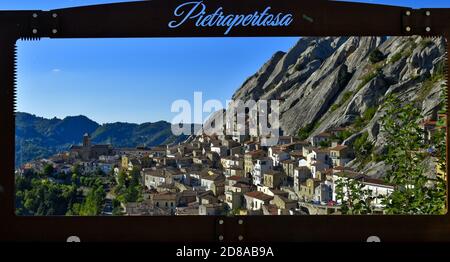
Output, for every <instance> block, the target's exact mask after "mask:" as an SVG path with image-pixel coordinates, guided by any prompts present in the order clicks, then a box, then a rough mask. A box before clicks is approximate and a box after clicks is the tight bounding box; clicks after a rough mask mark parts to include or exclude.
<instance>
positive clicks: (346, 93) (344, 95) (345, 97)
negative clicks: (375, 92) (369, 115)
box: [330, 91, 353, 112]
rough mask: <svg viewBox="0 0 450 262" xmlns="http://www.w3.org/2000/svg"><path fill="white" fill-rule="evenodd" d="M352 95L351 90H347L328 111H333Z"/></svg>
mask: <svg viewBox="0 0 450 262" xmlns="http://www.w3.org/2000/svg"><path fill="white" fill-rule="evenodd" d="M352 95H353V92H352V91H347V92H345V93H344V94H343V95H342V99H341V101H340V102H339V103H338V104H334V105H332V106H331V107H330V111H331V112H333V111H335V110H336V109H338V108H339V107H341V106H342V105H344V104H345V103H346V102H347V101H348V100H349V99H350V98H351V97H352Z"/></svg>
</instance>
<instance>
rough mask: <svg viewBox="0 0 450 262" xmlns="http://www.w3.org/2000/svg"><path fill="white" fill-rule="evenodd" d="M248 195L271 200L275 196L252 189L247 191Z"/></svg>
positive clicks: (262, 199)
mask: <svg viewBox="0 0 450 262" xmlns="http://www.w3.org/2000/svg"><path fill="white" fill-rule="evenodd" d="M245 195H246V196H248V197H252V198H256V199H259V200H261V201H270V200H272V199H273V196H269V195H266V194H264V193H263V192H260V191H252V192H247V193H245Z"/></svg>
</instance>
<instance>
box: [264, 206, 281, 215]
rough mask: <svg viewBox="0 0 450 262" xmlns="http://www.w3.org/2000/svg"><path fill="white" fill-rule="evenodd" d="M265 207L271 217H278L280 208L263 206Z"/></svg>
mask: <svg viewBox="0 0 450 262" xmlns="http://www.w3.org/2000/svg"><path fill="white" fill-rule="evenodd" d="M263 207H264V208H265V209H266V210H267V212H268V213H269V214H270V215H273V216H276V215H278V207H277V206H276V205H272V204H266V205H263Z"/></svg>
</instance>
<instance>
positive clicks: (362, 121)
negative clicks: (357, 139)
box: [354, 107, 378, 130]
mask: <svg viewBox="0 0 450 262" xmlns="http://www.w3.org/2000/svg"><path fill="white" fill-rule="evenodd" d="M377 110H378V107H369V108H367V109H366V111H364V113H363V114H362V116H358V117H357V118H356V120H355V122H354V127H355V128H356V130H361V129H362V128H363V127H364V126H365V125H367V124H368V123H369V122H370V120H372V118H373V116H374V115H375V113H376V112H377Z"/></svg>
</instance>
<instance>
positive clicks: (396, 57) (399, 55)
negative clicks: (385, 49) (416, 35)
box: [389, 52, 403, 64]
mask: <svg viewBox="0 0 450 262" xmlns="http://www.w3.org/2000/svg"><path fill="white" fill-rule="evenodd" d="M402 57H403V53H402V52H397V53H395V54H394V55H392V56H391V58H389V63H391V64H394V63H395V62H397V61H398V60H400V59H402Z"/></svg>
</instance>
